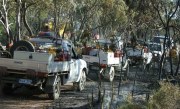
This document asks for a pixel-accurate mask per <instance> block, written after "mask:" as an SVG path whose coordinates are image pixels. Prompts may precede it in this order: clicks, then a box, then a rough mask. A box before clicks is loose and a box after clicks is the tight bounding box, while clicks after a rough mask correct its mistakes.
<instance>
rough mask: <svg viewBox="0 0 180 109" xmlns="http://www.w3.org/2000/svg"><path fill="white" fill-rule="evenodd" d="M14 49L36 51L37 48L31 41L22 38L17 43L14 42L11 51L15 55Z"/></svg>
mask: <svg viewBox="0 0 180 109" xmlns="http://www.w3.org/2000/svg"><path fill="white" fill-rule="evenodd" d="M14 51H30V52H34V51H35V48H34V46H33V44H32V43H31V42H29V41H23V40H22V41H18V42H16V43H14V44H13V46H12V47H11V48H10V53H11V55H12V56H13V55H14Z"/></svg>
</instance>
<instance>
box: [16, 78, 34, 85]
mask: <svg viewBox="0 0 180 109" xmlns="http://www.w3.org/2000/svg"><path fill="white" fill-rule="evenodd" d="M19 83H21V84H31V83H32V80H30V79H19Z"/></svg>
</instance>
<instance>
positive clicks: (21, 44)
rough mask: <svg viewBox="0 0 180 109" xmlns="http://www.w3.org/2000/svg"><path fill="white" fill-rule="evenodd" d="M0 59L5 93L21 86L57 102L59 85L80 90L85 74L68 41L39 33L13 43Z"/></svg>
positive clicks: (82, 64) (83, 67) (85, 69)
mask: <svg viewBox="0 0 180 109" xmlns="http://www.w3.org/2000/svg"><path fill="white" fill-rule="evenodd" d="M5 52H6V51H1V52H0V53H1V57H0V69H1V70H0V78H1V83H2V85H3V88H2V91H3V93H5V94H10V93H13V91H14V90H15V89H16V88H18V87H22V86H26V87H30V88H31V87H35V88H39V89H41V90H42V91H44V92H45V93H47V94H48V95H49V98H50V99H58V98H59V96H60V91H61V85H64V84H66V83H73V84H74V86H75V87H76V89H78V90H79V91H81V90H83V89H84V87H85V83H86V74H87V73H88V68H87V63H86V61H84V60H83V59H81V58H82V57H81V56H79V55H77V54H76V51H75V50H74V46H73V44H72V43H71V41H69V40H63V39H57V38H55V37H54V34H52V33H50V32H43V33H41V34H39V35H38V36H37V37H34V38H30V39H29V40H28V41H25V40H21V41H18V42H16V43H14V44H13V46H12V47H11V49H10V53H9V54H8V55H7V54H6V55H3V53H5Z"/></svg>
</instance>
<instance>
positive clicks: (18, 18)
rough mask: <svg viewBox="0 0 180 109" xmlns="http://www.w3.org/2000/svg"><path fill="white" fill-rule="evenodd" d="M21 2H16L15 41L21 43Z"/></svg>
mask: <svg viewBox="0 0 180 109" xmlns="http://www.w3.org/2000/svg"><path fill="white" fill-rule="evenodd" d="M20 27H21V0H17V1H16V29H15V30H16V35H15V41H19V40H20V39H21V37H20V36H21V30H20Z"/></svg>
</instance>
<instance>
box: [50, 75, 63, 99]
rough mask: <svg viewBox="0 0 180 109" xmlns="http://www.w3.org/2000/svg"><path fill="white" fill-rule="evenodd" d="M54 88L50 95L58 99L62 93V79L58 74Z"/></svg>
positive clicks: (51, 97)
mask: <svg viewBox="0 0 180 109" xmlns="http://www.w3.org/2000/svg"><path fill="white" fill-rule="evenodd" d="M52 88H53V92H52V93H48V96H49V98H50V99H52V100H57V99H59V97H60V93H61V79H60V77H59V76H58V77H57V79H56V81H55V83H54V85H53V86H52Z"/></svg>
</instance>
